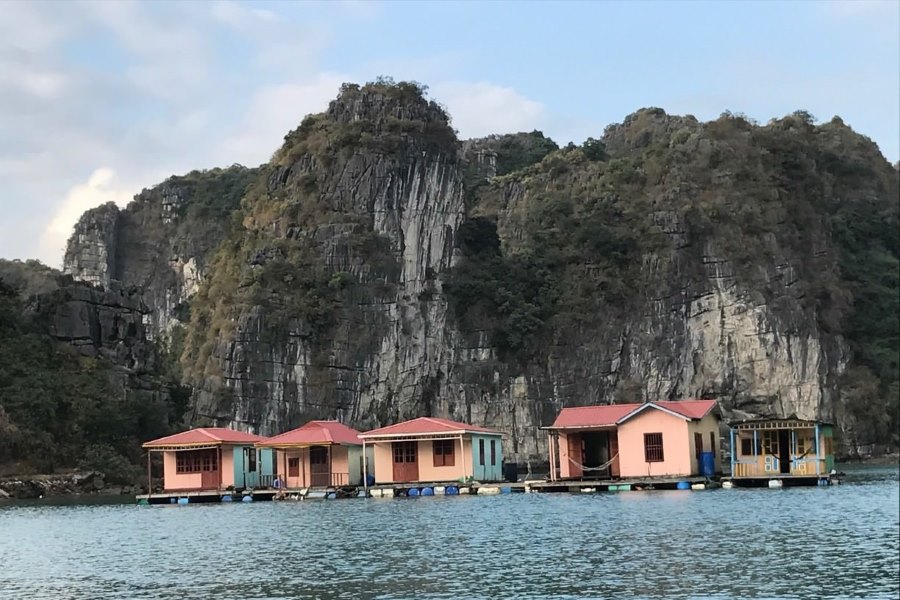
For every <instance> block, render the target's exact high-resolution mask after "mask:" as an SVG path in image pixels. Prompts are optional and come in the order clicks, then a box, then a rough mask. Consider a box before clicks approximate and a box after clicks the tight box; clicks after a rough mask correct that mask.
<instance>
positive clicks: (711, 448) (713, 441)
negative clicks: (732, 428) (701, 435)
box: [709, 431, 719, 454]
mask: <svg viewBox="0 0 900 600" xmlns="http://www.w3.org/2000/svg"><path fill="white" fill-rule="evenodd" d="M709 451H710V452H712V453H713V454H715V453H716V452H718V451H719V449H718V448H716V432H715V431H710V432H709Z"/></svg>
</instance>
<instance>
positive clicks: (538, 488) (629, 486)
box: [527, 477, 718, 494]
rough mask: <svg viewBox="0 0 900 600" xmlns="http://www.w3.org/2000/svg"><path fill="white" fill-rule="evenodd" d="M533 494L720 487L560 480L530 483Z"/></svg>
mask: <svg viewBox="0 0 900 600" xmlns="http://www.w3.org/2000/svg"><path fill="white" fill-rule="evenodd" d="M527 485H528V487H529V491H532V492H552V493H559V492H568V493H575V494H578V493H581V494H591V493H596V492H630V491H643V490H679V489H683V490H690V489H693V490H701V489H709V488H714V487H718V484H717V483H716V482H715V481H713V480H710V479H708V478H707V477H647V478H643V479H560V480H557V481H549V480H545V481H530V482H528V484H527Z"/></svg>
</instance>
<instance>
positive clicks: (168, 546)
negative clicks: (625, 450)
mask: <svg viewBox="0 0 900 600" xmlns="http://www.w3.org/2000/svg"><path fill="white" fill-rule="evenodd" d="M848 475H849V476H848V480H847V482H846V483H845V484H844V485H841V486H837V487H832V488H794V489H783V490H768V489H761V490H715V491H705V492H675V491H673V492H626V493H620V494H606V495H568V494H528V495H525V494H521V495H519V494H517V495H512V496H487V497H484V496H482V497H463V496H460V497H451V498H440V497H434V498H408V499H391V500H388V499H377V500H376V499H371V500H342V501H334V502H323V501H307V502H284V503H270V502H266V503H262V502H260V503H255V504H222V505H194V506H151V507H139V506H135V505H109V504H106V505H103V504H95V505H91V506H85V505H82V506H47V505H42V504H39V503H38V504H27V505H26V504H16V505H12V504H6V505H0V598H4V599H6V598H23V599H26V598H53V599H57V598H71V599H87V598H90V599H94V598H123V599H124V598H127V599H137V598H148V599H149V598H152V599H160V598H167V599H168V598H191V599H194V598H196V599H200V598H202V599H213V598H235V599H242V600H249V599H253V598H256V599H263V598H265V599H272V598H298V599H300V598H322V599H335V598H348V599H349V598H353V599H356V598H359V599H365V598H385V599H387V598H556V599H562V598H891V599H895V598H897V597H898V595H900V582H898V577H900V575H898V567H900V564H898V562H900V559H898V557H900V515H898V511H900V508H898V507H900V494H898V490H900V484H898V473H897V469H896V468H890V467H888V468H884V467H882V468H877V469H874V468H873V469H864V470H856V471H853V472H851V473H849V474H848Z"/></svg>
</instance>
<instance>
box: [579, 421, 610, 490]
mask: <svg viewBox="0 0 900 600" xmlns="http://www.w3.org/2000/svg"><path fill="white" fill-rule="evenodd" d="M582 440H583V448H584V451H583V456H584V463H583V464H584V466H585V470H584V478H585V479H601V478H608V477H609V476H610V469H609V465H607V464H606V463H607V462H609V457H610V455H609V433H608V432H606V431H587V432H585V433H583V434H582ZM603 465H606V466H604V467H603V468H602V469H599V467H600V466H603Z"/></svg>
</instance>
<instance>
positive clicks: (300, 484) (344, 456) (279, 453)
mask: <svg viewBox="0 0 900 600" xmlns="http://www.w3.org/2000/svg"><path fill="white" fill-rule="evenodd" d="M329 451H330V452H331V473H332V479H331V481H332V482H335V481H337V485H343V483H344V482H345V481H347V482H349V483H347V485H357V484H358V483H360V478H359V466H358V464H357V463H353V462H351V461H350V454H349V451H350V447H348V446H339V445H334V446H330V447H329ZM275 457H276V461H277V465H276V470H277V472H278V474H279V475H280V476H281V479H282V481H284V482H285V487H288V488H304V487H309V486H310V484H311V483H312V481H311V479H310V465H309V448H278V449H276V450H275ZM292 458H299V459H300V467H299V471H298V473H297V475H296V476H290V475H288V471H289V469H288V461H289V460H290V459H292ZM354 465H356V466H354ZM351 468H353V469H354V470H353V471H351V470H350V469H351ZM336 474H343V475H344V477H342V478H341V479H340V480H339V481H338V480H337V479H335V477H334V475H336ZM354 478H355V480H354Z"/></svg>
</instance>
